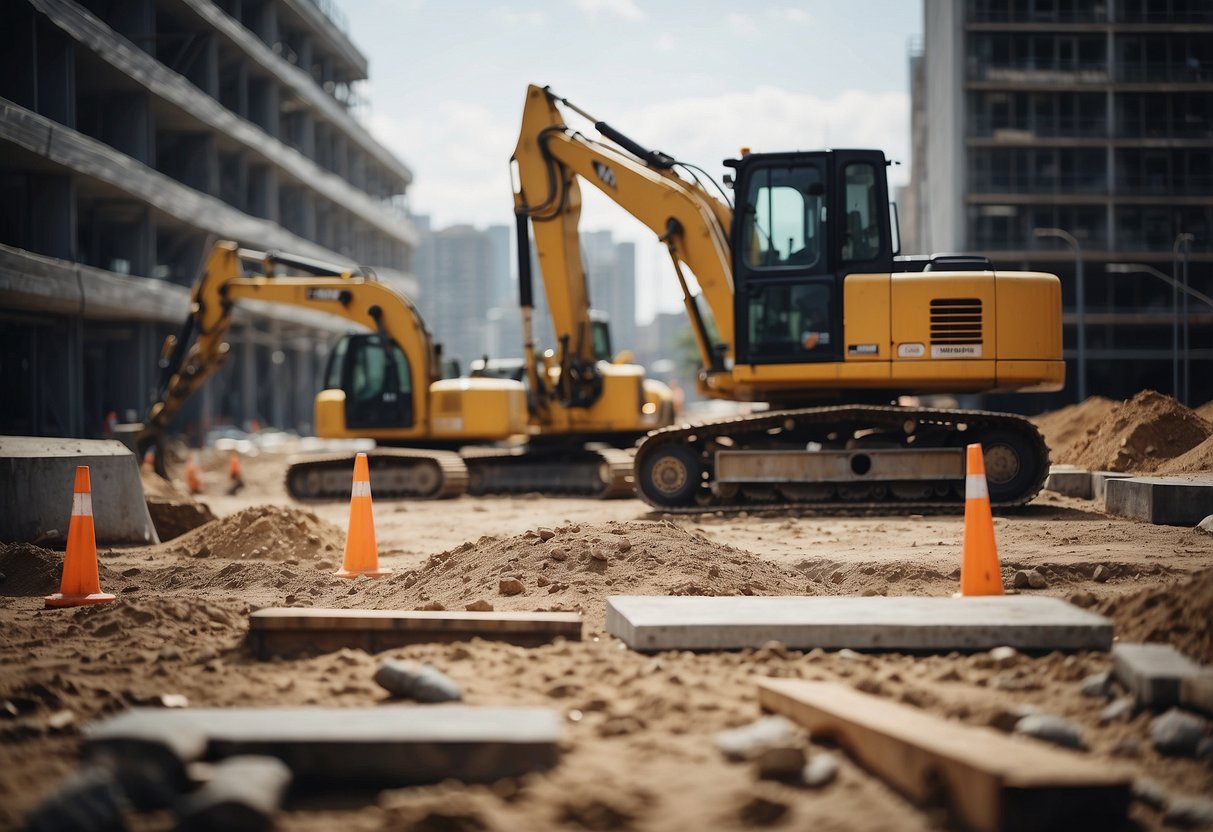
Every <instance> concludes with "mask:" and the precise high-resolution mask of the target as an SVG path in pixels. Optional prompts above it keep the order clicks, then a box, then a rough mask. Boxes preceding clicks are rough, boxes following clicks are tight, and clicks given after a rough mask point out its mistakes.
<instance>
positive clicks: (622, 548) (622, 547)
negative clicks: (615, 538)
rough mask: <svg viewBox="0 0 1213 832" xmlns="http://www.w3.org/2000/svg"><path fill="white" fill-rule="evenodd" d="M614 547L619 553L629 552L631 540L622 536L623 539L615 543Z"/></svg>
mask: <svg viewBox="0 0 1213 832" xmlns="http://www.w3.org/2000/svg"><path fill="white" fill-rule="evenodd" d="M615 549H616V550H617V551H618V552H619V554H621V555H622V554H624V553H625V552H630V551H631V550H632V541H630V540H628V539H627V538H624V539H623V540H621V541H619V542H618V543H616V544H615Z"/></svg>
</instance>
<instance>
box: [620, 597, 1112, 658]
mask: <svg viewBox="0 0 1213 832" xmlns="http://www.w3.org/2000/svg"><path fill="white" fill-rule="evenodd" d="M607 632H609V633H610V634H611V635H613V636H616V637H618V638H620V639H622V640H623V641H624V642H625V643H626V644H627V645H628V646H629V647H631V648H632V649H634V650H739V649H742V648H745V647H752V648H758V647H761V646H762V645H763V644H765V643H766V642H768V641H779V642H781V643H783V644H784V645H785V646H787V647H788V648H791V649H796V650H810V649H812V648H814V647H822V648H825V649H827V650H835V649H841V648H844V647H849V648H851V649H855V650H885V651H893V650H896V651H951V650H988V649H991V648H994V647H998V646H1002V645H1007V646H1010V647H1014V648H1016V649H1019V650H1107V649H1109V648H1110V647H1111V646H1112V624H1111V622H1109V621H1108V620H1107V619H1106V618H1104V617H1102V616H1100V615H1096V614H1095V613H1092V612H1087V611H1086V610H1083V609H1080V608H1079V607H1076V606H1073V605H1071V604H1067V603H1066V602H1065V601H1062V600H1061V599H1059V598H1048V597H1043V596H1026V595H1001V596H988V597H973V598H922V597H900V596H899V597H892V598H886V597H883V596H874V597H869V598H857V597H827V596H811V597H796V596H791V597H772V598H761V597H749V596H729V597H719V598H714V597H700V596H644V595H614V596H611V597H609V598H608V599H607Z"/></svg>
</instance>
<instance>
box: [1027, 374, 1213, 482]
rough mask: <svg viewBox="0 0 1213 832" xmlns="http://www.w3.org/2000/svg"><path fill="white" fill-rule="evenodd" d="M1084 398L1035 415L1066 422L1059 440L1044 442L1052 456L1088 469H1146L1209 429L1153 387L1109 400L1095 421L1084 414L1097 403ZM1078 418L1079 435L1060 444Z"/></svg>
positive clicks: (1071, 432) (1155, 467)
mask: <svg viewBox="0 0 1213 832" xmlns="http://www.w3.org/2000/svg"><path fill="white" fill-rule="evenodd" d="M1088 401H1090V400H1088ZM1087 404H1088V402H1084V403H1083V404H1081V405H1076V406H1075V407H1074V408H1066V409H1064V410H1060V411H1057V412H1056V413H1053V414H1049V415H1048V416H1047V417H1041V420H1047V421H1046V424H1051V425H1053V424H1055V425H1058V426H1060V425H1065V424H1067V423H1068V424H1069V427H1068V428H1067V429H1066V430H1065V431H1059V432H1057V434H1056V435H1057V436H1058V437H1059V445H1058V446H1057V447H1053V446H1052V444H1051V443H1050V444H1051V447H1052V448H1053V454H1052V456H1053V462H1055V463H1068V464H1071V465H1077V466H1080V467H1082V468H1089V469H1091V470H1093V471H1127V472H1133V473H1152V472H1154V471H1157V470H1158V469H1159V468H1160V467H1161V466H1163V465H1164V464H1166V463H1167V462H1168V461H1169V460H1172V459H1174V458H1176V457H1178V456H1181V455H1183V454H1185V453H1187V452H1188V451H1189V450H1191V449H1193V448H1195V447H1196V446H1197V445H1199V444H1201V443H1202V442H1204V441H1205V440H1206V439H1208V438H1209V436H1210V435H1211V434H1213V424H1211V423H1210V422H1208V421H1207V420H1205V419H1203V418H1201V417H1200V416H1198V415H1197V414H1196V413H1195V412H1193V411H1192V410H1190V409H1188V408H1186V407H1184V406H1183V405H1182V404H1180V403H1179V402H1177V401H1175V399H1173V398H1171V397H1170V396H1164V395H1162V394H1161V393H1156V392H1154V391H1153V390H1143V391H1142V392H1140V393H1138V394H1137V395H1136V396H1134V397H1133V398H1132V399H1130V400H1129V401H1126V402H1120V403H1116V404H1113V405H1112V406H1111V407H1110V408H1109V409H1108V410H1107V412H1106V413H1105V415H1103V417H1102V418H1101V419H1100V420H1099V421H1098V422H1094V421H1089V422H1087V421H1086V419H1089V418H1090V417H1092V416H1094V415H1096V414H1098V413H1099V412H1100V411H1101V410H1103V406H1102V405H1100V404H1098V403H1097V404H1096V405H1093V406H1090V407H1087ZM1084 408H1085V409H1084ZM1066 410H1072V411H1073V412H1072V413H1071V415H1070V417H1069V418H1068V419H1063V420H1060V421H1058V420H1057V419H1056V417H1058V416H1059V415H1060V414H1064V413H1065V411H1066ZM1084 414H1086V416H1085V418H1084ZM1084 422H1085V423H1086V428H1085V431H1084V433H1083V435H1082V436H1080V437H1078V438H1076V439H1074V440H1073V441H1072V442H1071V443H1070V444H1069V445H1061V444H1060V441H1061V439H1062V438H1064V436H1066V435H1074V434H1076V433H1077V432H1078V430H1079V429H1080V428H1081V427H1082V425H1083V424H1084ZM1038 424H1040V422H1038ZM1042 429H1043V428H1042ZM1046 435H1048V434H1046Z"/></svg>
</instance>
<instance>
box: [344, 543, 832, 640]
mask: <svg viewBox="0 0 1213 832" xmlns="http://www.w3.org/2000/svg"><path fill="white" fill-rule="evenodd" d="M549 532H550V533H551V536H550V537H549V538H548V539H544V537H547V535H548V534H549ZM510 579H513V580H514V581H517V584H514V583H512V582H511V581H510ZM401 588H403V593H402V592H401ZM808 591H811V590H809V589H808V588H807V582H806V580H805V578H804V576H803V575H801V574H799V573H797V572H795V571H793V570H790V569H785V568H783V567H781V566H778V565H775V564H772V563H769V562H766V561H762V560H759V559H757V558H755V557H754V556H753V555H751V554H748V553H746V552H743V551H740V550H738V549H734V548H732V547H730V546H723V545H721V544H718V543H714V542H712V541H710V540H708V539H707V538H706V537H703V536H702V535H699V534H696V533H694V532H689V531H686V530H684V529H682V528H679V527H678V526H675V525H673V524H672V523H668V522H662V523H617V522H612V523H606V524H601V525H600V524H594V525H569V526H560V527H557V528H555V529H551V530H543V531H542V536H541V533H540V532H539V531H528V532H527V533H526V534H524V535H519V536H514V537H508V538H498V537H492V536H486V537H482V538H480V539H479V540H478V541H476V542H475V543H472V542H468V543H464V544H462V545H460V546H457V547H456V548H454V549H452V550H450V551H447V552H442V553H439V554H437V555H433V556H431V557H430V558H429V560H428V561H426V563H425V564H424V565H423V566H422V567H421V568H419V569H417V570H411V571H408V572H402V573H400V574H398V575H395V576H393V577H392V578H391V579H389V581H388V582H387V583H386V584H385V585H382V586H374V585H372V586H371V587H370V588H369V589H368V590H366V594H367V595H368V596H369V598H368V600H372V601H373V602H375V601H395V602H396V603H399V604H403V605H408V604H410V603H411V604H412V605H413V606H417V607H423V606H426V605H427V604H430V605H432V604H434V603H435V602H436V603H438V604H441V605H442V606H443V607H445V608H446V609H463V608H464V607H466V606H467V605H468V604H471V603H473V602H474V601H479V600H483V601H487V602H488V603H490V604H492V605H493V606H494V608H496V609H537V608H547V609H565V610H581V611H582V612H584V613H586V614H587V617H589V618H596V619H597V620H598V621H601V618H602V616H603V614H604V609H603V607H604V605H603V604H602V601H603V599H605V598H606V596H608V595H791V594H803V593H805V592H808ZM402 595H403V596H404V597H401V596H402Z"/></svg>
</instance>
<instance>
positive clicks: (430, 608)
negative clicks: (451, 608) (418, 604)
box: [421, 601, 446, 612]
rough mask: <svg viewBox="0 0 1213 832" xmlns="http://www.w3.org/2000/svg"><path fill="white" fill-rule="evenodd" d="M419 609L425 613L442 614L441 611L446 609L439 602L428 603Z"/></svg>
mask: <svg viewBox="0 0 1213 832" xmlns="http://www.w3.org/2000/svg"><path fill="white" fill-rule="evenodd" d="M421 609H422V610H424V611H425V612H442V611H443V610H445V609H446V607H445V606H443V604H442V602H441V601H430V602H429V603H428V604H426V605H425V606H424V607H422V608H421Z"/></svg>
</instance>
